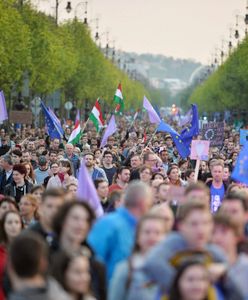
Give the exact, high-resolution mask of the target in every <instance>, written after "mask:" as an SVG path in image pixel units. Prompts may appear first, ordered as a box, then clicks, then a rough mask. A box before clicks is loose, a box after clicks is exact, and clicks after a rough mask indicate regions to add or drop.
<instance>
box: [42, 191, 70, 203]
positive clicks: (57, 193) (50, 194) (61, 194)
mask: <svg viewBox="0 0 248 300" xmlns="http://www.w3.org/2000/svg"><path fill="white" fill-rule="evenodd" d="M48 197H54V198H56V197H60V198H62V199H64V190H63V189H57V188H51V189H46V190H45V191H44V193H43V194H42V198H41V200H42V202H45V201H46V198H48Z"/></svg>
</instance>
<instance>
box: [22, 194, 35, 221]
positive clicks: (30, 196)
mask: <svg viewBox="0 0 248 300" xmlns="http://www.w3.org/2000/svg"><path fill="white" fill-rule="evenodd" d="M22 199H26V200H27V201H29V202H30V203H31V204H32V206H34V207H35V210H34V218H35V219H36V220H38V219H39V214H38V202H37V199H36V197H35V196H34V195H32V194H26V195H23V196H22V197H21V199H20V201H21V200H22Z"/></svg>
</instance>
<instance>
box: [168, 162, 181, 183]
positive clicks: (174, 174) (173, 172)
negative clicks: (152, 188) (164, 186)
mask: <svg viewBox="0 0 248 300" xmlns="http://www.w3.org/2000/svg"><path fill="white" fill-rule="evenodd" d="M167 175H168V177H169V179H170V184H171V185H175V186H183V182H182V180H181V179H180V177H179V168H178V166H176V165H173V166H172V167H170V168H169V170H168V172H167Z"/></svg>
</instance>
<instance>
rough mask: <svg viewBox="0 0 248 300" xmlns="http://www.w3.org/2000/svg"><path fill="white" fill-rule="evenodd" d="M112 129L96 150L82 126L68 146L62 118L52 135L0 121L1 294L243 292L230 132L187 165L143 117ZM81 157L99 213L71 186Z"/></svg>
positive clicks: (247, 266) (242, 215) (218, 298)
mask: <svg viewBox="0 0 248 300" xmlns="http://www.w3.org/2000/svg"><path fill="white" fill-rule="evenodd" d="M118 128H119V129H118V131H117V132H116V133H115V134H114V135H112V136H110V137H109V138H108V141H107V144H106V146H105V147H104V148H99V146H100V141H101V140H100V135H99V133H98V132H97V130H96V129H95V127H94V126H93V124H90V122H89V123H88V126H87V127H86V128H85V130H84V132H83V134H82V136H81V140H80V142H79V143H78V144H76V145H72V144H70V143H68V138H69V136H70V133H71V128H70V127H69V126H66V128H65V135H64V138H63V139H61V140H60V139H57V138H54V139H51V138H49V136H48V135H47V133H46V131H45V128H33V127H31V126H24V125H23V126H22V127H21V128H18V129H16V130H13V129H11V128H10V127H9V128H6V127H5V126H2V127H1V129H0V281H1V285H0V300H4V299H11V300H24V299H25V300H31V299H35V300H39V299H42V300H46V299H47V300H48V299H49V300H50V299H65V300H66V299H68V300H69V299H71V300H83V299H84V300H225V299H226V300H246V299H248V285H247V283H246V280H247V277H248V257H247V255H248V242H247V237H248V187H247V186H245V185H243V184H241V183H238V182H234V181H233V180H232V178H231V173H232V170H233V169H234V167H235V164H236V161H237V157H238V155H239V152H240V144H239V133H238V132H236V131H235V130H234V129H233V127H232V126H227V125H226V127H225V134H224V136H223V145H222V146H221V147H219V148H217V147H211V148H210V153H209V158H208V160H207V161H201V162H200V169H199V172H198V170H197V171H196V162H195V161H192V160H190V158H187V159H182V158H181V157H180V155H179V153H178V151H177V149H176V147H175V145H174V143H173V140H172V137H171V136H170V135H169V134H166V133H159V132H158V133H154V126H153V125H150V124H149V122H147V121H146V120H143V119H138V120H136V121H135V122H132V123H130V122H129V121H128V119H127V118H125V117H122V118H120V119H119V120H118ZM197 138H198V139H201V136H198V137H197ZM82 160H84V163H85V166H86V168H87V171H88V173H89V175H90V177H91V178H92V181H93V183H94V186H95V189H96V192H97V195H98V197H99V201H100V203H101V205H102V208H103V211H104V215H103V216H101V217H99V218H96V215H95V212H94V210H93V209H92V207H91V206H90V204H89V203H90V202H89V201H88V199H81V198H80V195H79V194H78V192H77V191H78V187H79V186H80V185H81V184H82V182H79V180H78V175H79V169H80V165H81V162H82ZM196 172H197V173H196Z"/></svg>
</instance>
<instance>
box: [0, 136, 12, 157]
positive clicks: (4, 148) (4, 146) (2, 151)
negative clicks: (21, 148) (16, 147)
mask: <svg viewBox="0 0 248 300" xmlns="http://www.w3.org/2000/svg"><path fill="white" fill-rule="evenodd" d="M1 143H2V144H1V146H0V156H2V155H4V154H6V153H7V152H9V150H10V145H9V144H8V140H7V136H5V137H4V138H2V139H1Z"/></svg>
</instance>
